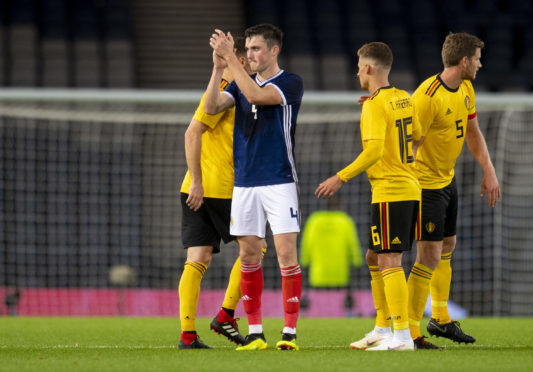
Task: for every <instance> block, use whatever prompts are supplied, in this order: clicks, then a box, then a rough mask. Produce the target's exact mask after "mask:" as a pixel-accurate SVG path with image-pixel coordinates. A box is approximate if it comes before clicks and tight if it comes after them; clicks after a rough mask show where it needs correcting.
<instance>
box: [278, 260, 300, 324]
mask: <svg viewBox="0 0 533 372" xmlns="http://www.w3.org/2000/svg"><path fill="white" fill-rule="evenodd" d="M281 290H282V292H283V310H284V311H285V327H289V328H296V322H297V321H298V314H299V312H300V298H301V297H302V270H301V269H300V265H294V266H288V267H284V268H282V269H281Z"/></svg>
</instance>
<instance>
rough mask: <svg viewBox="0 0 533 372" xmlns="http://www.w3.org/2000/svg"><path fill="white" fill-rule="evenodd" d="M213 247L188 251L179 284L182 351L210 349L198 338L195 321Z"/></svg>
mask: <svg viewBox="0 0 533 372" xmlns="http://www.w3.org/2000/svg"><path fill="white" fill-rule="evenodd" d="M212 251H213V247H211V246H200V247H189V248H188V249H187V261H186V262H185V265H184V268H183V273H182V274H181V278H180V282H179V300H180V323H181V336H180V342H179V345H178V347H179V348H180V349H205V348H209V347H208V346H207V345H205V344H204V343H203V342H202V341H200V339H199V338H198V334H197V333H196V326H195V319H196V308H197V306H198V298H199V296H200V284H201V282H202V278H203V276H204V273H205V271H206V270H207V267H208V266H209V263H210V262H211V255H212Z"/></svg>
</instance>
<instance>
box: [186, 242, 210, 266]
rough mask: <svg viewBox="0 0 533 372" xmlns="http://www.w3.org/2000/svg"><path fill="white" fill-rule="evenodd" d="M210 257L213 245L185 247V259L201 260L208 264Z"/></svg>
mask: <svg viewBox="0 0 533 372" xmlns="http://www.w3.org/2000/svg"><path fill="white" fill-rule="evenodd" d="M212 257H213V247H207V246H206V247H190V248H188V249H187V261H194V262H201V263H203V264H204V265H206V266H209V264H210V263H211V258H212Z"/></svg>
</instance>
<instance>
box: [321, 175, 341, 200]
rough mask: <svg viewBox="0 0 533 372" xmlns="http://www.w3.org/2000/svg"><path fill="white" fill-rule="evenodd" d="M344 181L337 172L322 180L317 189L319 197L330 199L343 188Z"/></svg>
mask: <svg viewBox="0 0 533 372" xmlns="http://www.w3.org/2000/svg"><path fill="white" fill-rule="evenodd" d="M342 184H343V181H342V180H341V178H340V177H339V176H338V175H337V174H336V175H334V176H331V177H330V178H328V179H327V180H325V181H324V182H322V183H321V184H320V185H318V187H317V188H316V190H315V195H316V196H317V198H319V199H320V198H322V199H329V198H331V197H332V196H333V195H334V194H335V193H336V192H337V190H339V189H340V188H341V186H342Z"/></svg>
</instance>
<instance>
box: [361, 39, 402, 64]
mask: <svg viewBox="0 0 533 372" xmlns="http://www.w3.org/2000/svg"><path fill="white" fill-rule="evenodd" d="M357 55H358V56H359V57H360V58H370V59H373V60H374V61H376V63H378V64H380V65H381V66H383V67H384V68H385V69H390V68H391V66H392V60H393V57H392V50H391V48H390V47H389V46H388V45H387V44H385V43H382V42H380V41H373V42H371V43H367V44H365V45H363V46H362V47H361V48H359V50H358V51H357Z"/></svg>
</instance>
